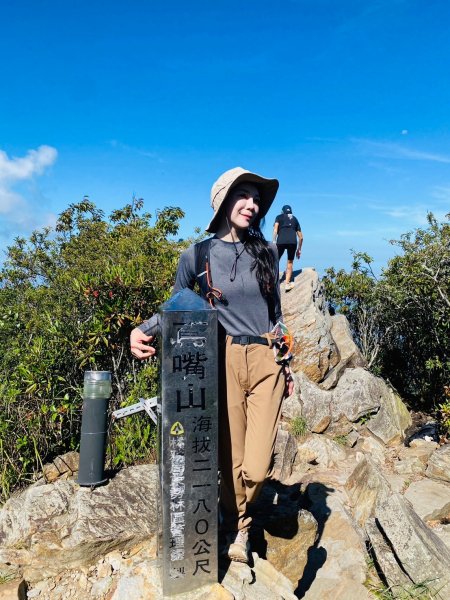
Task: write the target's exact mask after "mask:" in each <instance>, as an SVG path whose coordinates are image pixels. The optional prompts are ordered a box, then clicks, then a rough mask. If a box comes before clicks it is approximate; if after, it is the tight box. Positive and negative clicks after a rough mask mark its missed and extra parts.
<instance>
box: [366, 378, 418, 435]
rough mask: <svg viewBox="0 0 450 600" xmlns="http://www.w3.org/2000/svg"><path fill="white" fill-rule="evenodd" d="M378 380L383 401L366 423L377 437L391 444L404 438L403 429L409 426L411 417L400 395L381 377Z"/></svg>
mask: <svg viewBox="0 0 450 600" xmlns="http://www.w3.org/2000/svg"><path fill="white" fill-rule="evenodd" d="M378 379H379V378H378ZM379 381H380V387H381V388H382V389H383V401H382V402H381V406H380V410H379V411H378V412H377V414H376V415H375V416H373V417H372V418H371V419H370V420H369V421H368V422H367V423H366V425H367V429H368V430H369V431H371V432H372V433H373V434H374V435H375V436H376V437H377V438H379V439H380V440H382V441H383V442H384V443H385V444H387V445H390V446H392V445H396V444H399V443H400V442H401V441H403V440H404V439H405V431H406V429H408V427H410V426H411V424H412V419H411V415H410V414H409V412H408V409H407V408H406V406H405V404H404V403H403V401H402V399H401V398H400V396H399V395H398V394H397V393H396V392H395V391H394V390H393V389H392V388H391V387H389V386H388V385H387V384H386V383H385V382H384V381H383V380H382V379H379Z"/></svg>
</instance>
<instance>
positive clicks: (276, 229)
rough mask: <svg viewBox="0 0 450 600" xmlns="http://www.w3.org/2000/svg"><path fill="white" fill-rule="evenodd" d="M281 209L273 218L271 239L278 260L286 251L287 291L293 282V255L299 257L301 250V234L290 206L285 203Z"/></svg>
mask: <svg viewBox="0 0 450 600" xmlns="http://www.w3.org/2000/svg"><path fill="white" fill-rule="evenodd" d="M281 210H282V211H283V212H282V213H281V214H280V215H278V217H277V218H276V219H275V224H274V226H273V234H272V239H273V241H274V242H275V243H276V245H277V248H278V258H279V260H281V257H282V256H283V254H284V251H285V250H286V251H287V266H286V280H285V286H284V290H285V291H286V292H288V291H289V290H292V288H293V287H294V284H293V283H291V277H292V269H293V266H294V256H295V255H297V258H300V254H301V252H302V244H303V234H302V230H301V228H300V223H299V222H298V220H297V218H296V217H294V215H293V214H292V209H291V207H290V206H289V205H288V204H285V205H284V206H283V208H282V209H281ZM297 240H298V246H297Z"/></svg>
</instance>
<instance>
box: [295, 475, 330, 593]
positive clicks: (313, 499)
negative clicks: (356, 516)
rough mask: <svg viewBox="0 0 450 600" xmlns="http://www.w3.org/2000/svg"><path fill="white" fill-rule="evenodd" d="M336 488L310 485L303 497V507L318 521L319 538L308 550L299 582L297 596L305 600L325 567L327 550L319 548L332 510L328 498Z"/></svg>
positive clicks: (319, 484)
mask: <svg viewBox="0 0 450 600" xmlns="http://www.w3.org/2000/svg"><path fill="white" fill-rule="evenodd" d="M334 491H335V490H334V488H331V487H327V486H326V485H324V484H322V483H310V484H308V486H307V487H306V489H305V493H304V495H302V500H303V507H304V508H305V509H307V510H308V511H310V512H311V514H312V515H313V516H314V518H315V519H316V521H317V538H316V541H315V542H314V545H313V546H311V547H310V548H309V550H308V558H307V562H306V565H305V569H304V571H303V576H302V578H301V579H300V580H299V582H298V586H297V589H296V590H295V595H296V596H297V597H298V598H303V596H304V595H305V594H306V592H307V591H308V590H309V588H310V587H311V585H312V583H313V581H314V580H315V578H316V575H317V572H318V570H319V569H320V568H321V567H323V565H324V564H325V561H326V559H327V551H326V550H325V548H321V547H319V544H320V540H321V538H322V534H323V530H324V528H325V523H326V521H327V519H328V517H329V516H330V513H331V510H330V508H329V507H328V506H327V497H328V496H329V495H330V494H332V493H333V492H334Z"/></svg>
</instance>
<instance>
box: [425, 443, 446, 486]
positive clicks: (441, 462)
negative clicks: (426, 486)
mask: <svg viewBox="0 0 450 600" xmlns="http://www.w3.org/2000/svg"><path fill="white" fill-rule="evenodd" d="M426 474H427V475H428V477H432V478H433V479H441V480H442V481H450V444H447V445H445V446H442V447H441V448H438V449H437V450H435V451H434V452H433V454H432V455H431V456H430V459H429V461H428V466H427V470H426Z"/></svg>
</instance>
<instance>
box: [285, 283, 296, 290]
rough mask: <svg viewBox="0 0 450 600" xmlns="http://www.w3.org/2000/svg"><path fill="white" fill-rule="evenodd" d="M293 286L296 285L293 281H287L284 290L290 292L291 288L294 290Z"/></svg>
mask: <svg viewBox="0 0 450 600" xmlns="http://www.w3.org/2000/svg"><path fill="white" fill-rule="evenodd" d="M293 287H294V284H293V283H286V285H285V286H284V291H285V292H289V290H292V288H293Z"/></svg>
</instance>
